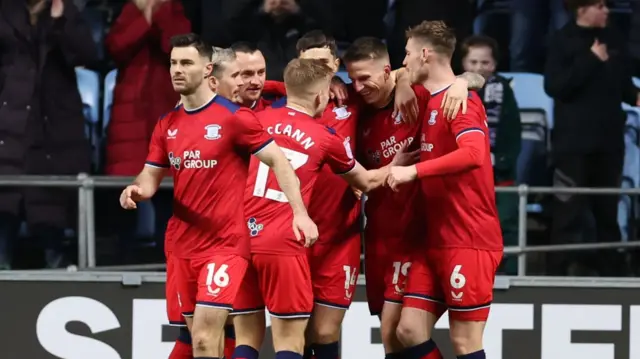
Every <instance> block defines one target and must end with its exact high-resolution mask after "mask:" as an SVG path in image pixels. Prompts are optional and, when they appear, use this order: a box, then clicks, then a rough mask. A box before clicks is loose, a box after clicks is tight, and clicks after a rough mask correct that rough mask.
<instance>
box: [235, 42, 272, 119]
mask: <svg viewBox="0 0 640 359" xmlns="http://www.w3.org/2000/svg"><path fill="white" fill-rule="evenodd" d="M231 48H232V49H233V50H234V51H235V53H236V57H237V59H238V65H239V66H240V78H241V79H242V82H243V85H242V86H241V87H240V93H239V96H238V100H239V103H240V104H242V105H243V106H245V107H248V108H250V109H252V110H253V111H255V112H259V111H262V110H264V109H266V108H267V107H269V106H270V105H271V103H272V102H273V101H272V100H267V99H265V98H264V97H263V96H262V91H263V89H264V88H265V85H266V83H267V82H268V81H266V78H267V62H266V60H265V58H264V55H263V54H262V51H260V50H259V49H258V48H257V47H256V46H255V45H253V44H251V43H249V42H237V43H235V44H233V45H231Z"/></svg>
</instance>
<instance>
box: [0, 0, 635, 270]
mask: <svg viewBox="0 0 640 359" xmlns="http://www.w3.org/2000/svg"><path fill="white" fill-rule="evenodd" d="M0 9H1V11H0V175H19V174H41V175H75V174H78V173H80V172H91V173H95V174H106V175H112V176H134V175H136V174H137V173H138V172H139V171H140V170H141V168H142V166H143V164H144V160H145V157H146V153H147V147H148V141H149V139H150V136H151V132H152V130H153V128H154V125H155V122H156V121H157V119H158V117H159V116H160V115H162V114H163V113H166V112H167V111H169V110H170V109H171V108H173V107H174V106H175V104H176V102H177V101H178V95H177V94H176V93H175V92H174V91H173V89H172V86H171V82H170V78H169V76H168V66H169V61H168V60H169V52H170V46H169V39H170V38H171V37H172V36H174V35H177V34H182V33H188V32H195V33H198V34H200V35H201V36H202V37H203V38H204V39H205V40H207V41H208V42H209V43H211V44H213V45H216V46H220V47H229V46H231V45H232V44H236V43H238V42H239V41H242V42H245V43H248V44H252V46H255V47H256V48H257V49H258V50H259V51H260V52H261V54H262V55H263V56H264V58H265V59H266V74H267V77H266V78H267V79H271V80H281V78H282V70H283V68H284V66H285V65H286V64H287V62H288V61H289V60H291V59H292V58H294V57H297V55H298V54H297V52H296V42H297V40H298V39H299V38H300V36H302V35H303V34H305V33H306V32H308V31H310V30H322V31H323V32H324V33H325V34H327V35H330V36H332V37H333V38H335V39H336V42H337V44H338V47H339V48H340V49H344V48H346V47H347V46H348V44H349V43H350V42H352V41H353V40H355V39H357V38H359V37H362V36H376V37H379V38H384V39H385V40H386V42H387V44H388V47H389V51H390V55H391V59H392V63H393V64H394V66H395V67H399V66H401V62H402V59H403V57H404V44H405V30H406V29H407V28H408V27H410V26H414V25H416V24H418V23H420V22H421V21H423V20H444V21H445V22H447V23H448V24H449V25H450V26H452V27H453V28H455V29H456V33H457V38H458V50H457V51H456V54H455V55H454V59H453V66H454V69H457V70H458V71H459V72H462V71H463V70H464V71H472V72H476V73H480V74H482V75H483V76H484V77H485V79H486V80H487V82H486V85H485V87H484V88H483V89H482V90H481V91H480V94H481V97H482V98H483V99H484V102H485V107H486V109H487V114H488V116H489V118H488V123H489V126H490V128H491V134H492V137H491V145H492V153H493V155H494V170H495V179H496V185H497V186H513V185H515V184H518V183H527V182H526V181H522V180H520V179H519V178H518V175H517V171H518V158H519V156H520V155H521V150H522V139H523V137H522V134H523V125H522V123H523V122H522V120H521V112H520V110H519V107H518V103H517V99H516V98H517V96H516V95H515V94H514V91H513V90H512V85H513V84H512V83H511V78H510V77H509V76H508V74H505V75H504V76H503V75H501V73H505V72H506V73H538V74H541V75H543V76H544V84H543V86H544V91H545V92H546V94H547V95H548V96H549V97H551V98H552V99H553V101H554V109H553V114H552V117H553V118H554V121H553V130H552V131H551V133H550V136H549V143H548V144H547V143H545V151H547V152H548V157H545V165H544V166H543V167H544V172H545V173H548V176H546V175H545V176H543V177H545V178H544V179H543V180H542V181H541V182H539V183H535V184H537V185H554V186H557V187H615V188H619V187H620V185H621V180H622V172H623V162H624V161H625V141H624V131H625V123H626V120H627V115H626V114H625V112H624V111H623V110H622V107H621V103H623V102H624V103H626V104H628V105H629V106H640V97H639V96H638V88H637V87H635V86H634V85H633V83H632V76H640V1H633V0H627V1H621V0H619V1H608V2H607V1H604V0H448V1H442V0H182V1H181V0H131V1H124V0H120V1H115V0H111V1H107V0H101V1H91V0H0ZM78 67H84V68H88V69H91V70H93V71H95V72H97V73H99V74H100V75H101V77H104V76H105V75H106V74H107V73H109V72H110V71H111V70H113V69H117V78H116V81H115V88H114V90H113V94H112V106H111V107H110V114H109V115H108V116H107V115H105V116H103V118H101V119H100V124H98V125H97V127H99V128H102V124H103V123H104V124H105V127H106V131H105V133H104V135H102V134H101V131H98V132H97V133H98V135H95V133H96V131H91V130H87V125H86V121H85V111H84V107H83V101H82V98H81V93H80V92H79V90H78V79H77V78H76V71H75V69H76V68H78ZM264 81H265V73H264V72H263V73H262V74H261V75H260V74H258V76H249V75H247V81H246V84H245V85H246V86H253V87H255V88H256V89H257V90H260V89H262V86H263V85H264ZM102 95H103V96H105V94H102ZM105 98H106V97H105ZM548 115H549V117H551V114H548ZM105 117H107V118H105ZM547 121H548V122H549V121H550V120H549V119H547ZM107 123H108V125H106V124H107ZM96 136H97V137H99V138H97V139H96V138H95V137H96ZM92 146H93V147H99V149H100V151H96V149H95V148H93V149H92ZM94 153H99V154H100V155H99V156H95V155H93V154H94ZM96 196H97V197H96V213H97V219H98V223H97V237H98V252H99V254H100V257H99V258H98V262H99V264H100V265H107V264H124V263H140V262H144V261H147V262H162V259H163V256H164V255H163V250H162V243H163V235H164V226H165V225H166V221H167V220H168V218H169V217H170V215H171V201H172V198H171V192H170V191H164V192H162V193H160V194H158V195H156V197H155V198H154V199H153V202H152V203H148V204H144V205H142V206H140V209H139V210H138V211H136V212H126V213H125V212H124V211H123V210H121V209H120V208H119V207H118V205H117V201H116V198H117V192H113V191H109V190H97V193H96ZM496 200H497V203H498V210H499V212H500V217H501V222H502V227H503V234H504V240H505V245H517V243H518V197H517V195H515V194H510V193H499V194H498V195H497V198H496ZM540 201H541V202H542V203H545V204H546V205H545V207H544V208H545V210H544V211H542V213H539V214H538V217H539V218H540V221H541V223H543V224H544V225H543V230H541V231H540V232H542V233H543V235H541V236H540V238H536V236H535V235H533V236H531V238H532V242H533V243H535V244H544V243H553V244H560V243H582V242H586V241H597V242H619V241H621V236H622V235H621V232H620V226H619V220H618V201H619V196H591V197H585V196H577V195H559V196H549V197H546V198H544V199H542V200H540ZM76 211H77V200H76V198H75V197H74V192H73V191H69V190H66V189H57V188H38V187H29V188H5V187H3V188H0V269H11V268H28V267H42V266H45V267H47V268H58V267H64V266H66V265H68V264H71V263H73V262H74V258H75V255H74V250H75V248H76V245H75V243H74V234H73V231H72V230H69V229H73V228H76V220H77V213H76ZM634 218H635V217H634ZM530 225H531V223H530ZM628 239H630V240H635V239H636V238H635V234H634V233H632V238H628ZM542 262H543V263H544V265H542V266H541V267H540V268H538V274H552V275H567V274H569V275H617V276H622V275H633V274H634V273H633V271H631V270H630V269H629V268H630V267H632V266H633V265H632V264H633V263H634V254H633V253H632V252H620V251H611V250H609V251H599V252H597V253H595V252H594V253H592V252H580V253H578V252H576V254H574V253H560V254H554V255H549V256H545V258H544V260H543V261H542ZM515 268H516V263H515V260H511V261H506V262H505V266H504V271H505V272H506V273H510V274H513V273H514V272H515Z"/></svg>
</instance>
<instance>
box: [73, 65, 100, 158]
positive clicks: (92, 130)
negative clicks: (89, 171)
mask: <svg viewBox="0 0 640 359" xmlns="http://www.w3.org/2000/svg"><path fill="white" fill-rule="evenodd" d="M76 77H77V79H78V91H79V92H80V96H81V98H82V110H83V113H84V117H85V134H86V136H87V138H88V139H89V142H90V143H91V148H92V151H93V153H92V160H93V165H94V166H96V167H97V166H98V165H99V158H100V156H99V148H100V146H99V140H100V137H101V134H99V132H98V123H99V121H100V75H98V73H97V72H95V71H91V70H87V69H84V68H76Z"/></svg>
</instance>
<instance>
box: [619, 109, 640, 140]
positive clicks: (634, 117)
mask: <svg viewBox="0 0 640 359" xmlns="http://www.w3.org/2000/svg"><path fill="white" fill-rule="evenodd" d="M622 110H623V111H624V112H625V113H626V114H627V122H626V129H625V133H629V134H630V135H632V136H633V139H635V142H634V143H636V144H637V145H640V108H638V107H631V106H629V105H627V104H625V103H623V104H622Z"/></svg>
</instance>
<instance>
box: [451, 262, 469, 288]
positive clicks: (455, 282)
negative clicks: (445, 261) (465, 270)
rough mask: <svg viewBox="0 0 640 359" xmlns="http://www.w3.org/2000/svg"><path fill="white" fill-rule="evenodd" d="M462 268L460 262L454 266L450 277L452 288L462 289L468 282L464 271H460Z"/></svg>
mask: <svg viewBox="0 0 640 359" xmlns="http://www.w3.org/2000/svg"><path fill="white" fill-rule="evenodd" d="M461 269H462V265H460V264H457V265H456V266H455V267H453V271H452V272H451V277H450V278H449V284H451V288H453V289H462V287H464V285H465V284H466V283H467V279H466V278H465V277H464V275H462V273H460V270H461Z"/></svg>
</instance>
